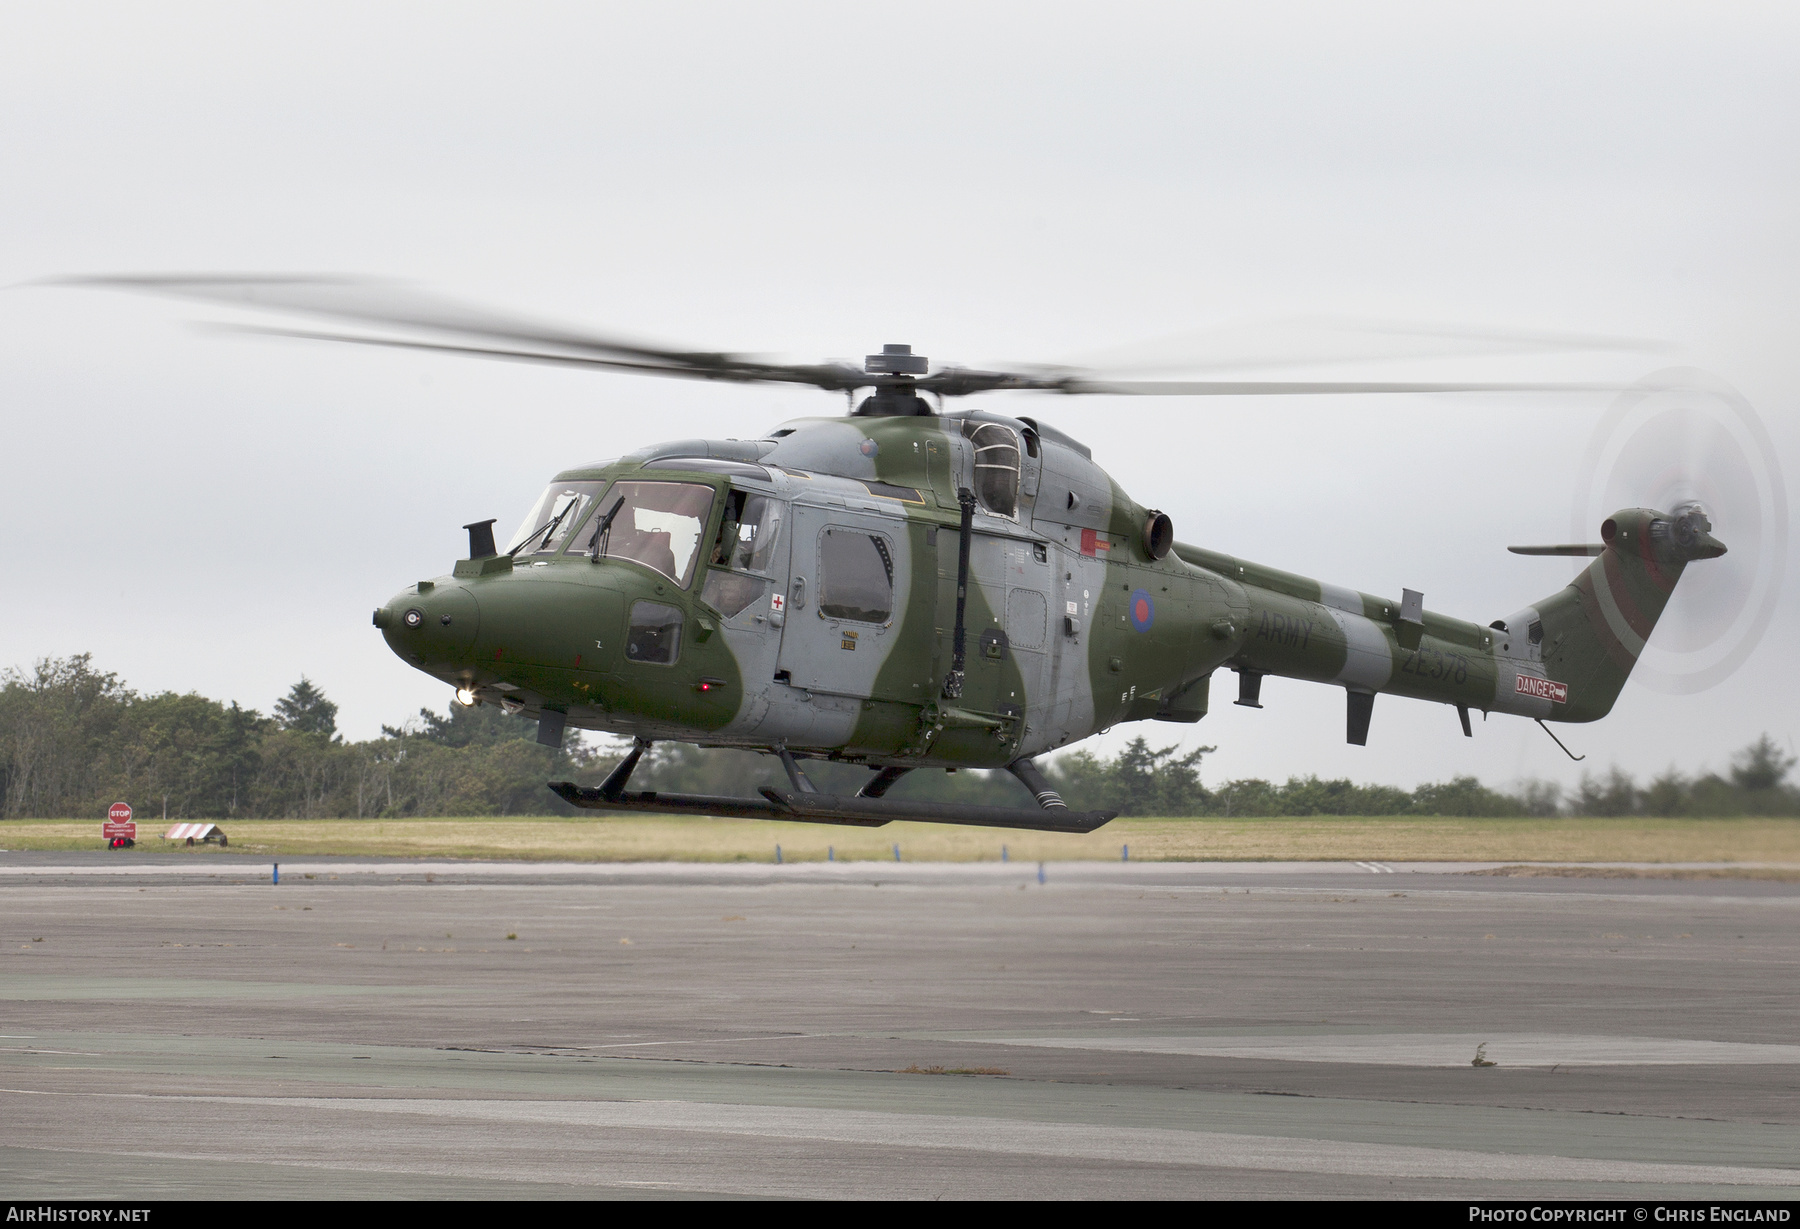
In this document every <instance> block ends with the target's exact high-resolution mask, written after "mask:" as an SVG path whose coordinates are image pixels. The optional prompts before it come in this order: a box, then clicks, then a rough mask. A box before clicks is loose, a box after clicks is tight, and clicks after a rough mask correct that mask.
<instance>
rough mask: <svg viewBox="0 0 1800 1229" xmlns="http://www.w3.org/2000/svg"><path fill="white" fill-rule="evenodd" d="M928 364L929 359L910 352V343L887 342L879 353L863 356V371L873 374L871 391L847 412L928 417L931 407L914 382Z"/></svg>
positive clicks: (873, 415) (922, 373) (882, 416)
mask: <svg viewBox="0 0 1800 1229" xmlns="http://www.w3.org/2000/svg"><path fill="white" fill-rule="evenodd" d="M930 367H931V361H930V360H929V359H927V358H926V357H925V356H924V355H923V354H914V353H913V352H912V347H911V346H909V345H903V344H900V343H898V342H889V343H887V344H886V345H884V346H882V347H881V353H880V354H871V355H868V356H867V357H866V358H864V359H863V371H864V373H866V374H867V375H869V376H871V377H873V378H872V379H870V381H869V384H870V385H872V386H873V387H874V389H875V391H874V392H873V393H871V394H870V395H869V396H867V397H864V398H863V400H862V404H861V405H859V406H857V407H856V408H855V409H854V410H852V411H850V412H851V413H852V414H853V415H855V416H857V417H861V418H908V417H929V416H930V415H931V412H932V410H931V406H930V404H929V403H927V402H926V400H925V398H923V397H921V396H919V394H918V392H917V389H916V386H915V383H914V381H915V379H916V377H918V376H922V375H924V374H925V373H926V372H927V371H928V370H930Z"/></svg>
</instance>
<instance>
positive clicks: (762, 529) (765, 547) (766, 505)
mask: <svg viewBox="0 0 1800 1229" xmlns="http://www.w3.org/2000/svg"><path fill="white" fill-rule="evenodd" d="M786 516H787V505H786V504H784V503H782V502H781V501H780V500H779V499H772V498H770V497H769V496H767V495H752V496H750V498H749V499H747V500H746V501H745V502H744V512H743V516H742V519H741V520H740V521H739V523H738V533H737V549H736V550H734V551H733V552H732V557H731V566H732V567H734V568H736V569H738V570H739V571H742V572H767V571H769V570H770V569H771V568H772V567H774V565H775V548H776V547H777V546H779V545H780V544H781V526H782V522H783V521H784V520H785V519H786Z"/></svg>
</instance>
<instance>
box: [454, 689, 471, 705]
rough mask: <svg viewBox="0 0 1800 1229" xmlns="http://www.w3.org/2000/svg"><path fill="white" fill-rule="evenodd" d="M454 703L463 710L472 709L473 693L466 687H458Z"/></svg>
mask: <svg viewBox="0 0 1800 1229" xmlns="http://www.w3.org/2000/svg"><path fill="white" fill-rule="evenodd" d="M456 702H457V703H458V704H460V705H462V706H463V707H464V708H474V707H475V692H474V691H473V690H471V689H470V688H467V687H458V688H457V689H456Z"/></svg>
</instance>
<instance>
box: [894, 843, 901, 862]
mask: <svg viewBox="0 0 1800 1229" xmlns="http://www.w3.org/2000/svg"><path fill="white" fill-rule="evenodd" d="M899 860H900V846H898V845H896V846H894V861H896V862H898V861H899Z"/></svg>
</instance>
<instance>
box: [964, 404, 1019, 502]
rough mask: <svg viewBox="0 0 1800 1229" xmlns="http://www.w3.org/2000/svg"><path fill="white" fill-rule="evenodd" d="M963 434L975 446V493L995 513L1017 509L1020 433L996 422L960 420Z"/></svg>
mask: <svg viewBox="0 0 1800 1229" xmlns="http://www.w3.org/2000/svg"><path fill="white" fill-rule="evenodd" d="M963 434H964V435H965V436H967V437H968V440H969V442H970V443H971V444H973V445H974V446H975V495H976V498H978V499H980V500H981V506H982V507H984V508H986V509H987V510H988V511H989V512H992V513H994V514H995V515H997V516H1009V517H1010V516H1017V515H1018V512H1019V470H1020V465H1021V461H1020V453H1021V448H1020V444H1019V433H1018V432H1017V431H1015V430H1013V429H1012V428H1011V427H1008V426H1005V425H1003V424H1001V423H997V422H973V421H965V422H964V423H963Z"/></svg>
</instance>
